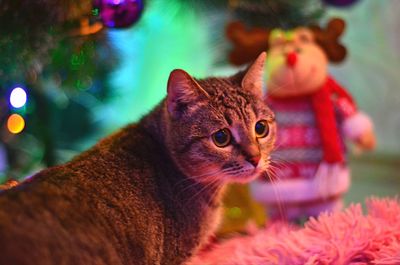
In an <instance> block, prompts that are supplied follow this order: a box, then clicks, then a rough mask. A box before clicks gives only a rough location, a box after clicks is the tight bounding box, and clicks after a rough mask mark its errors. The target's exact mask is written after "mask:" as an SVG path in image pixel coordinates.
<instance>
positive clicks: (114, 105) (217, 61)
mask: <svg viewBox="0 0 400 265" xmlns="http://www.w3.org/2000/svg"><path fill="white" fill-rule="evenodd" d="M398 14H400V1H398V0H385V1H376V0H358V1H355V0H353V1H351V0H347V1H346V0H336V1H335V0H332V1H329V0H324V1H323V0H307V1H306V0H303V1H292V0H258V1H257V0H253V1H251V0H245V1H241V0H230V1H227V0H226V1H222V0H216V1H207V0H205V1H195V0H170V1H166V0H147V1H146V0H142V1H140V0H95V1H91V0H40V1H39V0H38V1H29V0H5V1H1V2H0V25H1V26H0V183H1V182H4V181H6V180H7V179H11V178H13V179H23V178H25V177H27V176H30V175H32V174H34V173H35V172H37V171H38V170H40V169H42V168H44V167H48V166H52V165H56V164H59V163H62V162H65V161H67V160H69V159H71V158H72V157H73V156H74V155H76V154H77V153H79V152H81V151H83V150H85V149H87V148H89V147H90V146H92V145H93V144H94V143H96V142H97V141H98V140H99V139H100V138H102V137H104V136H105V135H107V134H109V133H111V132H113V131H115V130H117V129H118V128H120V127H121V126H124V125H125V124H127V123H130V122H134V121H137V120H138V119H139V118H140V117H141V116H142V115H143V114H145V113H146V112H148V111H149V110H150V109H152V108H153V107H154V106H155V105H156V104H157V103H158V102H159V101H160V100H161V99H162V98H163V97H164V96H165V94H166V82H167V79H168V75H169V72H170V71H171V70H173V69H174V68H183V69H185V70H187V71H188V72H189V73H190V74H192V75H194V76H195V77H199V78H201V77H205V76H208V75H229V74H231V73H234V72H235V71H237V70H238V68H236V67H234V66H232V65H230V64H229V62H228V60H227V54H228V52H229V50H230V48H231V43H229V41H228V40H227V38H226V37H225V33H224V30H225V26H226V25H227V23H229V22H231V21H234V20H241V21H243V22H245V23H246V24H248V25H250V26H261V27H270V28H272V27H283V28H285V27H286V28H289V27H295V26H301V25H308V24H311V23H316V24H320V23H322V24H323V23H324V22H326V21H327V20H328V19H329V18H331V17H333V16H338V17H341V18H343V19H344V20H345V21H346V23H347V28H346V32H345V35H344V37H343V40H342V41H343V43H344V45H345V46H346V47H347V49H348V51H349V54H348V56H347V59H346V61H345V62H344V63H341V64H339V65H335V66H333V65H332V66H331V69H330V71H331V73H332V75H333V76H334V77H335V78H336V79H337V80H338V81H339V82H340V83H341V84H342V85H343V86H344V87H346V88H347V89H348V90H349V91H350V92H351V93H352V94H353V96H354V98H355V99H356V100H357V102H358V104H359V106H360V108H361V109H363V110H364V111H365V112H367V113H369V114H370V115H371V117H372V118H373V120H374V123H375V128H376V133H377V138H378V147H377V149H376V150H375V151H374V152H373V153H369V154H359V155H354V156H352V157H351V160H350V166H351V167H352V169H353V186H352V189H351V191H350V192H349V193H348V195H347V197H346V200H347V202H356V201H363V199H364V197H366V196H369V195H372V194H374V195H395V194H398V192H399V189H400V178H399V174H398V172H399V171H400V141H399V139H398V138H399V131H400V31H399V28H400V17H399V15H398Z"/></svg>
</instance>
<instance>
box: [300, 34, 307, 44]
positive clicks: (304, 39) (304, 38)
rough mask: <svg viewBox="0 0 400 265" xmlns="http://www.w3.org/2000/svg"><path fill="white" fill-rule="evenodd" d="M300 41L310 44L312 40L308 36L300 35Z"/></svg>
mask: <svg viewBox="0 0 400 265" xmlns="http://www.w3.org/2000/svg"><path fill="white" fill-rule="evenodd" d="M299 39H300V41H302V42H310V38H309V36H307V35H306V34H300V35H299Z"/></svg>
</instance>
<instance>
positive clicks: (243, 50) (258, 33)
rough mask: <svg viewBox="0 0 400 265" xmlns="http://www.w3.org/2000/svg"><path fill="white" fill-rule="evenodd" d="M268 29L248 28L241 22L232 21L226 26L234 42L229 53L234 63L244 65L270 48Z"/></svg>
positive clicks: (229, 36)
mask: <svg viewBox="0 0 400 265" xmlns="http://www.w3.org/2000/svg"><path fill="white" fill-rule="evenodd" d="M269 32H270V30H268V29H263V28H253V29H246V27H245V25H244V24H243V23H241V22H238V21H236V22H231V23H229V24H228V26H227V27H226V36H227V38H228V39H229V40H230V41H231V42H232V44H233V50H232V51H231V52H230V53H229V61H230V62H231V63H232V64H234V65H242V64H246V63H249V62H251V61H254V60H255V59H256V58H257V56H258V55H259V54H260V53H261V52H263V51H266V50H268V38H269Z"/></svg>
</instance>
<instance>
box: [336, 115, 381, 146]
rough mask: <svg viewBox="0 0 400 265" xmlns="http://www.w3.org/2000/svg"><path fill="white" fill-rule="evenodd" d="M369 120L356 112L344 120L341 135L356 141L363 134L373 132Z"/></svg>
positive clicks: (366, 116)
mask: <svg viewBox="0 0 400 265" xmlns="http://www.w3.org/2000/svg"><path fill="white" fill-rule="evenodd" d="M373 127H374V125H373V123H372V121H371V119H370V118H369V117H368V115H366V114H365V113H363V112H357V113H356V114H354V115H352V116H350V117H349V118H347V119H345V120H344V123H343V133H344V135H345V136H346V137H348V138H350V139H352V140H356V139H358V138H359V137H360V136H361V135H362V134H363V133H365V132H368V131H372V130H373Z"/></svg>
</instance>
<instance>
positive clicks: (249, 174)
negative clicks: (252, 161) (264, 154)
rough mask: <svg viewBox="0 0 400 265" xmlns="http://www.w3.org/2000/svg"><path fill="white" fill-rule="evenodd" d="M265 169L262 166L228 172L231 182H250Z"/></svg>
mask: <svg viewBox="0 0 400 265" xmlns="http://www.w3.org/2000/svg"><path fill="white" fill-rule="evenodd" d="M262 172H263V170H262V169H261V168H260V167H256V168H254V167H253V168H242V169H239V170H236V171H234V172H230V173H229V174H228V178H227V179H228V181H229V182H240V183H245V182H250V181H252V180H254V179H256V178H258V177H259V176H260V174H261V173H262Z"/></svg>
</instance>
